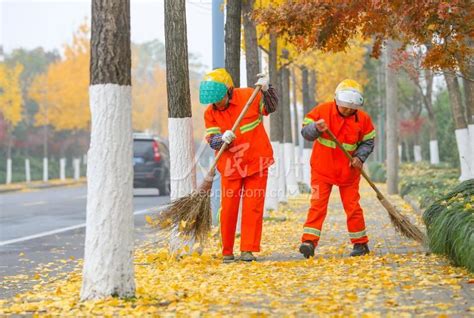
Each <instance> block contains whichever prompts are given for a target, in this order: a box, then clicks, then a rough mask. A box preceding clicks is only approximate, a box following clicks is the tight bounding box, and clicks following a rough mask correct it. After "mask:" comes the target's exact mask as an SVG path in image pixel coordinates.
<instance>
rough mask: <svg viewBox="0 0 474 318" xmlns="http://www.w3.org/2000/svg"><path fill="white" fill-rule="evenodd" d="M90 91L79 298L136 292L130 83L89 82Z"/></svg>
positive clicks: (132, 293)
mask: <svg viewBox="0 0 474 318" xmlns="http://www.w3.org/2000/svg"><path fill="white" fill-rule="evenodd" d="M89 96H90V107H91V122H92V125H91V141H90V149H89V164H88V165H87V176H88V183H87V219H86V241H85V253H84V267H83V283H82V291H81V299H97V298H104V297H107V296H110V295H118V296H120V297H130V296H133V295H134V292H135V281H134V267H133V249H134V240H133V231H134V223H133V166H132V157H133V141H132V121H131V87H130V86H126V85H116V84H97V85H92V86H91V87H90V88H89ZM111 158H113V160H110V159H111Z"/></svg>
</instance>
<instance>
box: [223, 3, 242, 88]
mask: <svg viewBox="0 0 474 318" xmlns="http://www.w3.org/2000/svg"><path fill="white" fill-rule="evenodd" d="M241 11H242V1H241V0H234V1H227V3H226V21H225V68H226V70H227V71H228V72H229V74H230V76H231V77H232V80H233V81H234V86H235V87H240V33H241V32H240V21H241Z"/></svg>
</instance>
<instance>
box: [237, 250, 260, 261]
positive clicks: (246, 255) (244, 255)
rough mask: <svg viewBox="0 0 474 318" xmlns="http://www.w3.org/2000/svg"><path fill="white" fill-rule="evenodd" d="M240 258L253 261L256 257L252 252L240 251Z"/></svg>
mask: <svg viewBox="0 0 474 318" xmlns="http://www.w3.org/2000/svg"><path fill="white" fill-rule="evenodd" d="M240 260H241V261H244V262H255V261H256V260H257V258H256V257H255V256H254V255H253V254H252V252H242V253H241V254H240Z"/></svg>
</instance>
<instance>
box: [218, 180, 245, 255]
mask: <svg viewBox="0 0 474 318" xmlns="http://www.w3.org/2000/svg"><path fill="white" fill-rule="evenodd" d="M221 186H222V187H221V188H222V193H221V198H222V199H221V202H222V204H221V216H220V226H221V241H222V255H232V254H233V253H234V241H235V229H236V226H237V217H238V215H239V204H240V190H241V188H242V179H236V180H228V179H227V178H225V177H222V178H221Z"/></svg>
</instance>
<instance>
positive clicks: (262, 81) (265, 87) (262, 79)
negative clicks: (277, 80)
mask: <svg viewBox="0 0 474 318" xmlns="http://www.w3.org/2000/svg"><path fill="white" fill-rule="evenodd" d="M268 82H269V80H268V77H266V76H263V77H260V78H259V79H258V81H257V83H255V85H260V86H262V91H264V92H266V91H267V90H268Z"/></svg>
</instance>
